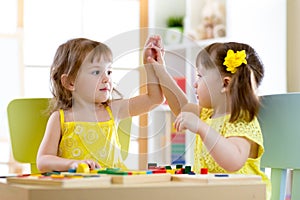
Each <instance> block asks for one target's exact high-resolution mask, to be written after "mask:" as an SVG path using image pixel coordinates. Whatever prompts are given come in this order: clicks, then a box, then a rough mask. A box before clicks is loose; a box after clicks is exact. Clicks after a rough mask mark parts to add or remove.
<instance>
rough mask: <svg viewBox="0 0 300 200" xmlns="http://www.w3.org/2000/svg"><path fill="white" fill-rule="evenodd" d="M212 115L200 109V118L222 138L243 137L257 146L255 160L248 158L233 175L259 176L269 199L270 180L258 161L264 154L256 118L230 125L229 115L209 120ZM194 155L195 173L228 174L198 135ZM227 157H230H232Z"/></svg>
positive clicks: (207, 110)
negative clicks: (203, 171)
mask: <svg viewBox="0 0 300 200" xmlns="http://www.w3.org/2000/svg"><path fill="white" fill-rule="evenodd" d="M212 113H213V112H212V110H211V109H202V110H201V114H200V118H201V119H202V120H203V121H204V122H206V123H207V124H209V125H210V127H211V128H213V129H214V130H216V131H217V132H219V133H220V134H221V135H222V136H224V137H225V138H226V137H232V136H239V137H245V138H247V139H249V140H251V141H253V142H255V143H256V144H258V146H259V148H258V155H257V158H255V159H253V158H248V159H247V161H246V163H245V165H244V166H243V167H242V168H241V169H240V170H238V171H236V172H234V174H256V175H260V176H261V177H262V180H263V181H264V182H265V183H266V186H267V191H266V193H267V199H270V195H271V183H270V180H269V178H268V177H267V175H266V174H265V173H264V172H262V171H261V170H260V160H261V157H262V155H263V153H264V146H263V136H262V133H261V129H260V126H259V123H258V120H257V118H254V120H252V121H251V122H245V121H243V120H237V121H235V122H234V123H230V122H229V118H230V115H226V116H224V117H219V118H210V117H211V115H212ZM194 155H195V156H194V170H195V172H196V173H199V171H200V169H201V168H207V169H208V171H209V172H210V173H229V172H227V171H226V170H224V169H223V168H222V167H220V166H219V165H218V164H217V163H216V162H215V160H214V159H213V157H212V156H211V155H210V153H209V151H208V150H207V149H206V148H205V145H204V144H203V142H202V140H201V137H200V136H199V135H197V136H196V145H195V150H194ZM228 156H229V157H230V156H233V155H228Z"/></svg>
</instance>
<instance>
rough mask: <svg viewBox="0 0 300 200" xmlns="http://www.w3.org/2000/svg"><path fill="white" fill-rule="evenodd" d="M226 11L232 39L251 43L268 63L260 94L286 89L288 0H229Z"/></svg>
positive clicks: (229, 37)
mask: <svg viewBox="0 0 300 200" xmlns="http://www.w3.org/2000/svg"><path fill="white" fill-rule="evenodd" d="M226 12H227V33H228V39H229V40H232V41H238V42H244V43H248V44H250V45H251V46H252V47H253V48H254V49H255V50H256V51H257V53H258V54H259V55H260V57H261V59H262V62H263V63H264V65H265V77H264V79H263V82H262V85H261V87H260V89H259V93H260V94H272V93H284V92H286V90H287V83H286V81H287V78H286V44H287V37H286V26H287V22H286V19H287V17H286V15H287V13H286V0H276V1H272V0H239V1H237V0H227V11H226Z"/></svg>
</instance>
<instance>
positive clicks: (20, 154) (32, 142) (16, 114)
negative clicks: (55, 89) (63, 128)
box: [7, 98, 49, 173]
mask: <svg viewBox="0 0 300 200" xmlns="http://www.w3.org/2000/svg"><path fill="white" fill-rule="evenodd" d="M48 101H49V99H47V98H33V99H30V98H28V99H27V98H24V99H14V100H12V101H11V102H10V103H9V104H8V106H7V116H8V125H9V132H10V140H11V146H12V152H13V156H14V159H15V160H16V161H18V162H20V163H30V167H31V172H32V173H37V172H38V169H37V167H36V154H37V151H38V148H39V146H40V143H41V141H42V138H43V136H44V132H45V128H46V124H47V121H48V118H49V116H47V114H46V112H45V111H46V110H47V107H48Z"/></svg>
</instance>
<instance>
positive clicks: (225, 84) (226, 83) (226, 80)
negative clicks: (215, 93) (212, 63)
mask: <svg viewBox="0 0 300 200" xmlns="http://www.w3.org/2000/svg"><path fill="white" fill-rule="evenodd" d="M230 81H231V77H229V76H225V77H224V78H223V87H222V90H221V92H222V93H224V92H228V91H229V84H230Z"/></svg>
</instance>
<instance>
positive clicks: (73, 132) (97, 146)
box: [58, 106, 126, 169]
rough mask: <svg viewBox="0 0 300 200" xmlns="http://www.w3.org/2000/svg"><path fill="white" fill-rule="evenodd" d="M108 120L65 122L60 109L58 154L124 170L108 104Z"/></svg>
mask: <svg viewBox="0 0 300 200" xmlns="http://www.w3.org/2000/svg"><path fill="white" fill-rule="evenodd" d="M105 109H106V110H107V112H108V113H109V116H110V119H109V120H108V121H105V122H81V121H76V122H74V121H72V122H65V120H64V111H63V110H60V121H61V130H62V138H61V140H60V144H59V151H58V156H60V157H62V158H68V159H75V160H85V159H89V160H94V161H95V162H98V163H99V164H100V166H101V167H102V168H116V167H117V168H121V169H126V166H125V165H124V163H123V161H122V157H121V153H120V149H121V145H120V143H119V138H118V134H117V129H116V127H115V122H114V117H113V115H112V112H111V109H110V107H109V106H106V107H105Z"/></svg>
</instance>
